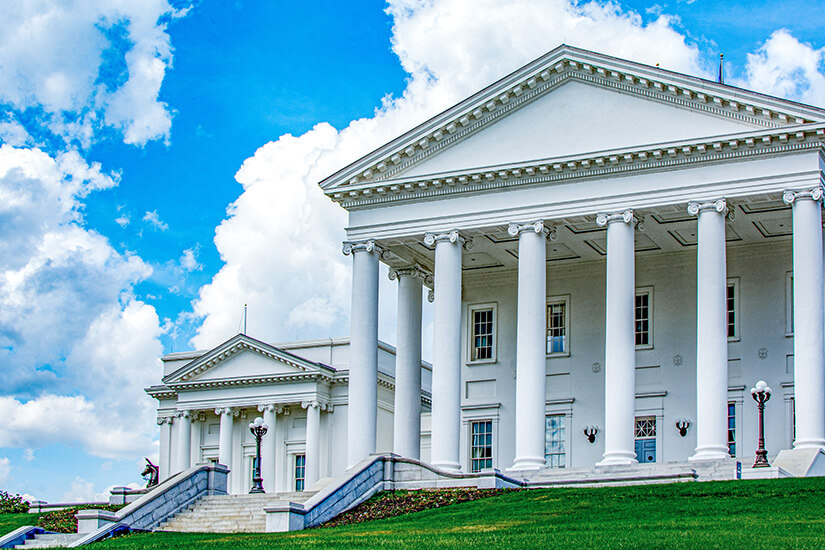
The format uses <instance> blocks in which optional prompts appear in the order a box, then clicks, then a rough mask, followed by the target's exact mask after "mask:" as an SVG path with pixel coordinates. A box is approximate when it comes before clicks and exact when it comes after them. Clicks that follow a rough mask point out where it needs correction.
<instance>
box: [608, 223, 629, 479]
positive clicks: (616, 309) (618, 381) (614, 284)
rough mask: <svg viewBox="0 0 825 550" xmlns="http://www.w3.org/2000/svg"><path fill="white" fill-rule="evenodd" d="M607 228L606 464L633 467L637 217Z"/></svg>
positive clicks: (610, 224) (611, 224) (609, 225)
mask: <svg viewBox="0 0 825 550" xmlns="http://www.w3.org/2000/svg"><path fill="white" fill-rule="evenodd" d="M602 219H603V220H604V222H603V223H602V225H604V223H606V224H607V300H606V323H605V358H604V373H605V376H604V383H605V397H604V408H605V420H604V458H603V459H602V461H601V462H600V464H602V465H608V464H631V463H633V462H635V461H636V452H635V450H634V433H633V429H634V418H635V414H636V339H635V334H634V325H635V316H634V311H633V308H634V299H635V295H636V288H635V256H634V253H635V243H634V234H633V233H634V227H633V214H632V212H629V211H628V212H625V213H623V214H619V215H616V214H614V215H612V216H606V217H605V218H602Z"/></svg>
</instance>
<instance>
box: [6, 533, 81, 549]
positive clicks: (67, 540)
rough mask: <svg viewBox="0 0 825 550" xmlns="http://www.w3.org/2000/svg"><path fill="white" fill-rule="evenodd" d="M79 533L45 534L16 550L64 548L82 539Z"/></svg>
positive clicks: (20, 545) (19, 545)
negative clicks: (20, 549) (23, 549)
mask: <svg viewBox="0 0 825 550" xmlns="http://www.w3.org/2000/svg"><path fill="white" fill-rule="evenodd" d="M81 536H82V535H78V534H77V533H44V534H42V535H36V536H35V538H33V539H29V540H27V541H26V542H25V544H18V545H17V546H15V548H63V547H66V546H69V545H70V544H71V543H73V542H74V541H76V540H78V539H80V537H81Z"/></svg>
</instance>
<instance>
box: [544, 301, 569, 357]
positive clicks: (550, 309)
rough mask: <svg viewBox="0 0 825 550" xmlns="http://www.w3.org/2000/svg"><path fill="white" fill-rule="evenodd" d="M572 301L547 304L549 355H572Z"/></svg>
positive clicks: (549, 302)
mask: <svg viewBox="0 0 825 550" xmlns="http://www.w3.org/2000/svg"><path fill="white" fill-rule="evenodd" d="M569 327H570V299H569V298H567V297H565V298H554V299H551V300H548V302H547V355H569V354H570V328H569Z"/></svg>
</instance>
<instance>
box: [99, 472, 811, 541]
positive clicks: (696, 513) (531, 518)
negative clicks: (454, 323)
mask: <svg viewBox="0 0 825 550" xmlns="http://www.w3.org/2000/svg"><path fill="white" fill-rule="evenodd" d="M823 497H825V478H821V479H786V480H771V481H738V482H736V481H734V482H717V483H689V484H676V485H658V486H646V487H616V488H603V489H595V488H593V489H546V490H532V491H517V492H512V493H508V494H504V495H502V496H497V497H491V498H486V499H482V500H477V501H473V502H465V503H461V504H455V505H452V506H447V507H444V508H438V509H433V510H426V511H423V512H416V513H413V514H408V515H405V516H398V517H395V518H391V519H385V520H379V521H371V522H365V523H360V524H356V525H347V526H341V527H331V528H320V529H311V530H307V531H301V532H297V533H272V534H233V535H213V534H190V533H147V534H135V535H129V536H125V537H122V538H118V539H113V540H109V541H104V542H102V543H99V544H98V545H96V548H98V549H99V550H114V549H130V550H131V549H135V550H137V549H140V550H144V549H147V550H148V549H155V548H157V549H161V548H164V549H185V550H201V549H210V550H224V549H226V550H237V549H239V548H272V549H278V548H290V549H296V548H331V547H341V548H434V547H438V548H461V549H466V548H501V547H508V548H645V549H649V548H668V549H670V548H726V549H728V548H743V549H744V548H747V549H748V550H751V549H754V548H772V549H775V548H825V498H823Z"/></svg>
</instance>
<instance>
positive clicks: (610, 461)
mask: <svg viewBox="0 0 825 550" xmlns="http://www.w3.org/2000/svg"><path fill="white" fill-rule="evenodd" d="M638 462H639V461H638V460H636V453H632V452H629V451H612V452H609V453H604V455H602V460H601V462H597V463H596V466H616V465H628V464H638Z"/></svg>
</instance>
